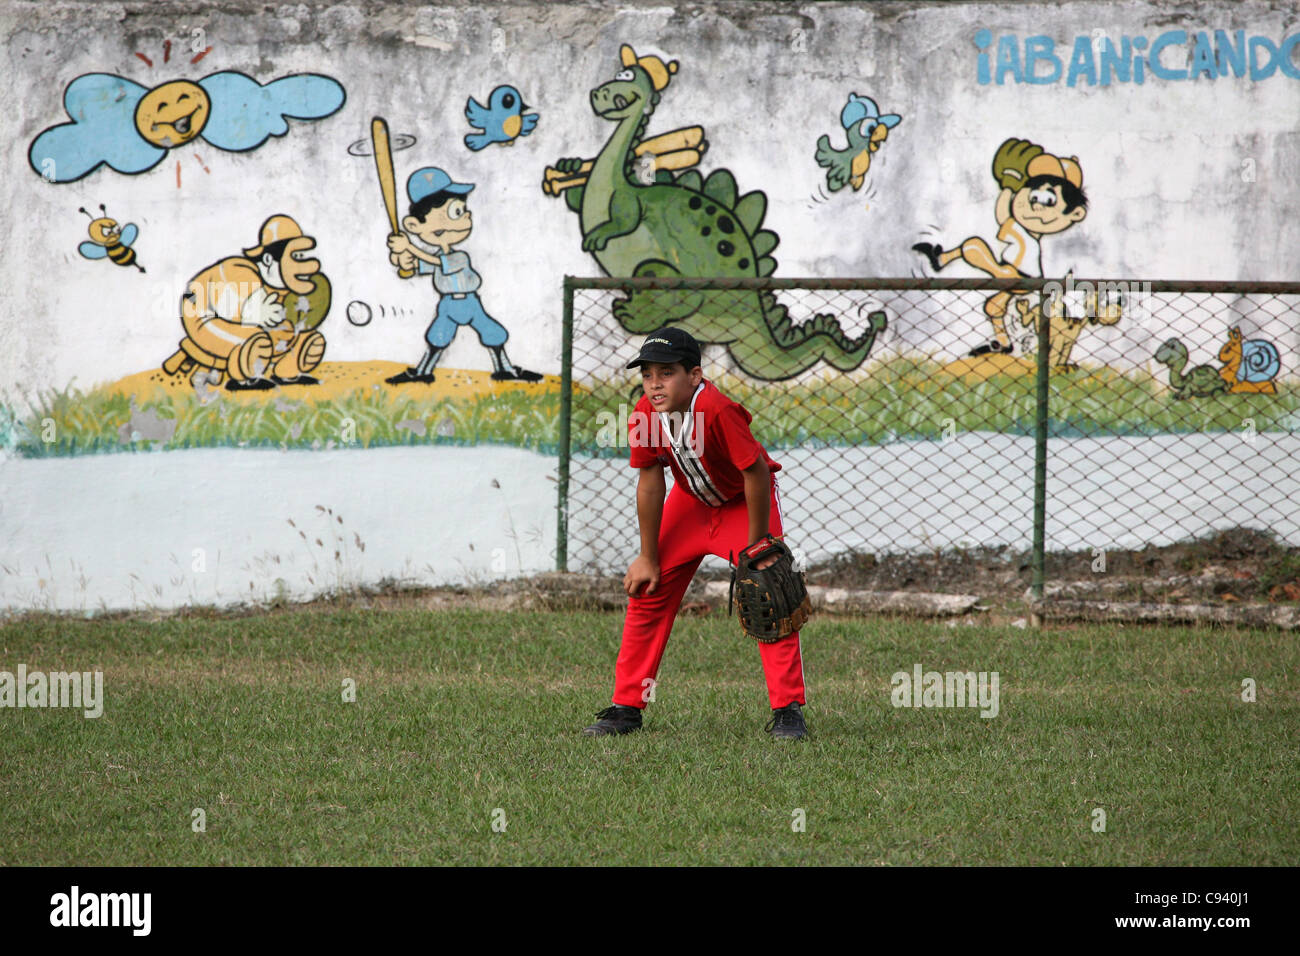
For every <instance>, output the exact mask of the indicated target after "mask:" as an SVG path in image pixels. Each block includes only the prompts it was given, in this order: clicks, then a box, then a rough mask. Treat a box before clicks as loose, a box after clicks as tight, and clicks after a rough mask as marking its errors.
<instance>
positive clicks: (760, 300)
mask: <svg viewBox="0 0 1300 956" xmlns="http://www.w3.org/2000/svg"><path fill="white" fill-rule="evenodd" d="M620 59H621V61H622V67H623V68H622V69H621V70H620V71H619V72H618V74H617V75H616V76H615V77H614V79H613V80H612V81H610V82H608V83H604V84H602V85H601V86H598V87H596V89H594V90H592V91H591V108H592V110H593V112H595V114H596V115H597V116H599V117H600V118H601V119H604V120H608V121H609V122H612V123H615V124H616V125H615V128H614V132H613V134H612V135H611V136H610V138H609V139H608V141H607V142H606V143H605V145H604V147H603V148H602V149H601V151H600V154H599V155H598V156H597V157H596V159H595V160H594V162H592V163H591V164H590V168H589V170H585V169H584V161H583V160H581V159H561V160H559V161H558V162H557V163H556V164H555V168H556V169H557V170H558V171H559V172H561V173H564V174H566V175H580V174H582V173H583V172H585V174H586V181H585V182H582V183H581V184H579V185H574V186H572V187H571V188H566V190H565V201H566V202H567V203H568V206H569V208H570V209H571V210H573V211H574V212H576V213H579V215H580V217H581V223H582V234H583V238H582V248H583V249H584V250H585V251H587V252H590V253H591V254H592V255H593V256H594V257H595V259H596V261H597V262H598V263H599V264H600V267H601V268H602V269H603V270H604V271H605V273H606V274H607V275H611V276H635V277H640V276H654V277H661V278H670V277H677V276H705V277H724V278H731V277H762V276H770V275H771V274H772V273H773V271H775V269H776V260H775V259H773V258H772V257H771V255H770V253H771V252H772V250H773V249H775V248H776V246H777V243H778V242H779V241H780V240H779V238H778V237H777V234H776V233H775V232H772V231H771V230H769V229H763V228H762V225H763V216H764V214H765V213H766V211H767V197H766V196H765V195H764V194H763V193H762V192H761V191H755V192H750V193H746V194H745V195H743V196H741V195H738V190H737V188H736V180H735V177H733V176H732V174H731V173H730V172H729V171H728V170H726V169H715V170H714V171H713V172H712V173H710V174H709V176H708V178H704V177H702V176H701V175H700V173H699V171H698V170H695V169H687V170H685V171H683V172H680V173H679V174H678V175H676V176H674V175H673V173H672V172H670V171H669V170H667V169H664V168H663V166H662V165H660V167H659V168H658V170H657V171H656V173H655V179H654V182H653V183H651V184H649V185H644V184H641V183H640V182H638V181H637V178H636V175H635V173H636V165H637V164H636V158H637V147H638V145H639V144H641V142H642V137H643V135H644V133H645V131H646V128H647V126H648V125H649V122H650V117H651V116H652V115H653V113H654V108H655V106H656V105H657V104H658V102H659V99H660V93H661V92H662V91H663V90H664V88H665V87H667V85H668V83H669V80H670V78H671V77H672V75H673V74H675V73H676V72H677V61H676V60H672V61H670V62H668V63H666V64H665V63H664V62H663V60H661V59H660V58H659V57H657V56H642V57H638V56H637V55H636V52H635V51H634V50H633V49H632V48H631V47H630V46H623V47H622V49H621V50H620ZM614 315H615V317H616V318H617V319H618V320H619V322H620V323H621V324H622V325H623V327H624V328H625V329H627V331H629V332H632V333H634V334H644V333H648V332H651V331H653V330H654V329H657V328H659V327H661V326H663V325H664V324H666V323H674V322H675V323H679V324H680V325H681V326H682V327H683V328H685V329H686V330H687V331H688V332H690V333H691V334H692V335H693V336H694V337H695V338H696V339H697V340H698V341H699V342H701V343H711V344H717V345H725V346H726V347H727V349H728V351H729V352H730V354H731V356H732V358H733V359H735V361H736V363H737V365H739V366H740V368H741V369H742V370H743V371H745V372H746V373H747V374H749V375H752V376H754V377H756V378H763V379H768V380H771V381H778V380H781V379H787V378H791V377H793V376H795V375H798V374H799V373H800V372H803V371H805V370H807V369H809V368H811V367H812V366H814V365H816V364H817V363H818V362H819V361H822V360H823V359H824V360H825V361H826V362H828V363H829V364H831V365H832V366H834V367H835V368H837V369H840V370H842V371H851V370H852V369H855V368H857V367H858V366H860V365H861V364H862V363H863V362H864V361H866V358H867V356H868V355H869V354H870V352H871V347H872V345H873V344H874V342H875V339H876V336H877V335H879V334H880V333H881V332H882V331H884V329H885V327H886V325H887V320H886V318H885V313H883V312H879V311H877V312H872V313H871V314H870V316H869V317H868V326H867V328H866V330H865V331H863V333H862V334H861V335H859V336H857V337H856V338H850V337H849V336H848V335H847V334H846V333H845V332H844V330H843V329H842V328H841V327H840V323H839V320H838V319H837V318H836V317H835V316H833V315H828V314H818V315H815V316H814V317H813V318H811V319H809V320H808V321H807V322H805V323H803V324H802V325H799V326H796V325H795V324H794V323H793V322H792V321H791V319H790V315H789V312H788V310H787V308H786V307H785V306H784V305H782V304H781V303H779V302H777V300H776V296H775V295H773V294H772V293H771V292H770V291H761V292H760V291H756V290H740V289H737V290H726V291H701V290H696V289H684V290H673V291H658V290H655V291H649V290H636V291H634V292H633V293H632V294H631V295H629V296H628V297H627V298H624V299H618V300H616V301H615V303H614Z"/></svg>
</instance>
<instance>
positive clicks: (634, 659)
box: [614, 482, 805, 710]
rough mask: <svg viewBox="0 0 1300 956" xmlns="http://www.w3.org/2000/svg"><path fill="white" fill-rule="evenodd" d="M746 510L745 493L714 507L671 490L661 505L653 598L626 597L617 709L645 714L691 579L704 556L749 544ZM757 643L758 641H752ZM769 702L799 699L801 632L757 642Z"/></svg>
mask: <svg viewBox="0 0 1300 956" xmlns="http://www.w3.org/2000/svg"><path fill="white" fill-rule="evenodd" d="M770 529H771V532H772V534H774V535H776V534H780V533H781V509H780V503H779V500H778V497H777V491H776V483H775V482H773V484H772V517H771V519H770ZM748 538H749V509H748V507H747V506H746V504H745V497H744V495H741V496H739V497H738V498H736V499H734V500H733V501H730V502H728V503H727V504H725V505H723V506H722V507H721V508H711V507H710V506H708V505H706V504H705V503H704V502H702V501H700V500H699V499H698V498H696V497H694V496H693V495H691V494H689V493H688V492H686V491H685V490H683V488H682V487H681V485H674V486H673V490H672V491H670V492H669V493H668V499H667V501H665V502H664V516H663V521H662V522H661V523H660V525H659V586H658V587H656V588H655V591H654V593H653V594H646V593H645V588H644V587H642V593H641V594H640V595H638V596H633V597H630V598H628V604H627V618H626V619H625V620H624V622H623V644H622V646H621V647H620V649H619V652H618V663H617V664H616V665H615V667H614V703H616V704H620V705H622V706H624V707H639V708H644V707H645V705H646V702H647V700H648V699H649V693H648V690H647V688H648V687H649V686H650V685H649V684H648V683H647V680H646V679H647V678H654V677H655V676H656V675H657V674H658V673H659V661H660V660H661V659H662V658H663V656H664V647H665V646H666V645H667V644H668V635H669V634H670V633H672V629H673V621H674V620H675V619H676V617H677V609H678V608H679V607H681V603H682V596H683V595H684V594H685V593H686V588H687V586H688V585H689V584H690V583H691V578H693V577H694V576H695V571H696V569H698V568H699V566H700V562H701V561H703V560H704V556H705V555H706V554H713V555H717V556H718V557H720V558H727V557H729V556H730V555H731V554H732V553H733V552H734V553H737V554H738V553H739V552H740V551H741V549H743V548H744V547H745V546H746V545H748V544H749V543H750V542H749V540H748ZM755 643H757V642H755ZM758 650H759V654H760V655H761V656H762V659H763V674H764V676H765V677H766V678H767V696H768V700H769V701H770V702H771V705H772V709H773V710H775V709H777V708H780V707H785V706H786V705H787V704H790V703H792V702H798V703H799V704H800V705H801V706H802V705H803V704H804V703H805V700H804V683H803V657H802V655H801V654H800V651H799V632H798V631H795V632H794V633H793V634H791V635H789V636H788V637H784V638H782V639H781V640H779V641H777V642H776V643H775V644H759V645H758Z"/></svg>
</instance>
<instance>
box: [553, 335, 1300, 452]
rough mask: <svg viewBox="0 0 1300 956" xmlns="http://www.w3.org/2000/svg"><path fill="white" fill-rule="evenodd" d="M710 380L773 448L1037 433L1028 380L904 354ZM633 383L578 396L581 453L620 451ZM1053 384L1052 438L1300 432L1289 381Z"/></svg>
mask: <svg viewBox="0 0 1300 956" xmlns="http://www.w3.org/2000/svg"><path fill="white" fill-rule="evenodd" d="M712 380H713V381H714V383H715V384H716V385H717V386H718V388H719V389H720V390H721V391H722V393H723V394H724V395H726V396H727V397H728V398H732V399H734V400H735V401H738V402H740V403H741V404H742V405H744V406H745V407H746V408H748V409H749V410H750V411H751V413H753V414H754V416H755V419H756V421H755V435H756V436H758V437H759V439H760V440H761V441H763V443H764V444H765V445H766V446H767V447H768V448H773V449H776V448H795V447H818V446H832V447H833V446H840V445H862V444H869V445H870V444H885V443H889V442H895V441H907V440H918V439H920V440H932V439H938V438H942V437H943V436H944V434H945V429H947V430H948V433H949V434H956V433H961V432H999V433H1002V434H1010V435H1032V434H1034V418H1035V408H1036V399H1035V393H1034V389H1035V381H1034V376H1032V375H998V376H994V377H992V378H989V379H987V380H985V381H980V382H970V381H965V380H963V379H961V378H957V377H955V376H953V375H951V374H948V373H945V372H943V371H942V366H941V365H940V364H939V363H937V362H932V361H928V360H922V359H915V358H911V359H909V358H897V359H891V360H890V361H889V362H888V363H887V364H881V365H878V366H875V367H873V368H872V369H870V371H869V373H868V374H866V375H862V374H853V375H842V376H839V375H837V376H826V377H825V378H823V379H821V380H816V381H812V382H807V383H801V384H789V383H784V382H773V383H757V382H755V381H753V380H751V379H746V378H741V377H738V376H734V375H720V376H717V377H716V378H714V379H712ZM635 384H636V383H635V381H634V380H633V379H631V378H620V379H618V380H616V381H613V382H597V383H591V382H587V381H584V382H583V385H584V386H590V389H591V390H590V392H588V393H583V394H579V395H576V396H575V397H574V422H573V435H574V446H575V449H580V450H582V451H583V452H584V453H587V454H593V455H617V454H618V453H619V451H622V449H618V448H610V447H609V446H608V442H607V441H606V439H605V438H604V437H603V436H601V435H600V430H601V427H602V425H604V424H606V423H607V422H608V421H609V417H608V416H609V415H610V414H617V411H618V406H619V404H620V403H628V402H629V391H630V389H632V388H633V387H634V385H635ZM1049 388H1050V393H1049V399H1048V433H1049V435H1050V436H1052V437H1054V438H1079V437H1085V436H1115V435H1131V436H1141V435H1158V434H1170V433H1186V432H1223V431H1229V432H1231V431H1237V432H1240V431H1241V430H1242V429H1243V427H1244V424H1243V423H1244V421H1245V419H1247V418H1250V419H1253V420H1254V427H1255V430H1256V432H1289V431H1297V430H1300V393H1297V392H1296V391H1295V390H1294V389H1291V388H1289V387H1288V386H1286V385H1284V386H1283V387H1282V390H1281V391H1280V393H1279V394H1277V395H1251V394H1240V395H1219V396H1213V397H1210V398H1203V399H1190V400H1176V399H1173V398H1171V397H1170V395H1169V391H1168V389H1167V388H1166V386H1165V384H1164V382H1163V380H1161V379H1159V378H1155V377H1152V376H1150V375H1148V374H1145V373H1143V374H1135V375H1131V376H1130V375H1122V374H1120V373H1118V372H1115V371H1113V370H1111V369H1107V368H1101V369H1094V370H1089V369H1083V370H1081V371H1078V372H1075V373H1073V374H1071V375H1053V376H1052V377H1051V379H1050V380H1049ZM602 413H605V417H604V418H602V417H601V416H602ZM624 453H625V451H624Z"/></svg>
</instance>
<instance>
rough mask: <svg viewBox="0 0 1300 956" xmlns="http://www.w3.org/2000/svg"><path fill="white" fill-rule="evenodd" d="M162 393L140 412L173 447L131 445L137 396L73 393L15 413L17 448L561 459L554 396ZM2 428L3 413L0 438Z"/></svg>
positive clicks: (32, 452)
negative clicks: (346, 451) (371, 451)
mask: <svg viewBox="0 0 1300 956" xmlns="http://www.w3.org/2000/svg"><path fill="white" fill-rule="evenodd" d="M158 394H159V398H158V399H157V400H156V401H152V402H148V403H146V404H145V405H144V406H143V407H141V408H138V409H137V410H136V414H139V413H140V412H148V413H152V414H155V415H157V416H158V417H159V418H162V419H166V420H168V421H173V422H175V423H176V428H175V431H174V432H173V434H172V437H171V440H170V441H166V442H161V441H149V440H144V439H142V440H136V441H132V440H127V441H123V440H122V428H123V426H125V425H127V424H128V423H130V422H131V420H132V414H133V412H132V408H131V405H130V399H129V398H128V397H127V396H125V395H122V394H120V393H116V392H109V393H106V392H104V391H101V390H92V391H90V392H81V391H79V390H77V389H72V388H70V389H67V390H65V391H62V392H53V391H52V392H47V393H45V394H43V395H41V396H40V397H39V399H38V400H37V401H36V402H34V403H32V407H34V408H35V409H36V410H35V411H34V412H33V413H32V414H30V415H28V416H26V418H25V419H22V420H19V419H17V417H16V416H15V415H14V414H13V413H12V412H8V421H9V423H10V424H9V426H8V432H9V435H10V437H9V444H10V446H11V447H13V448H15V450H16V451H17V453H18V454H20V455H23V456H25V457H32V458H39V457H50V456H58V455H80V454H94V453H98V452H110V451H132V450H137V449H149V450H156V449H160V448H162V449H167V450H175V449H183V448H211V447H224V446H236V447H242V446H252V447H269V448H281V447H283V448H334V447H339V446H341V445H346V444H348V443H347V442H345V441H344V438H345V436H349V435H350V436H352V437H353V439H354V441H353V442H352V443H351V444H352V446H353V447H359V448H375V447H384V446H389V445H425V444H439V445H481V444H490V443H498V444H508V445H514V446H517V447H520V448H531V449H535V450H538V451H543V452H546V453H548V454H554V453H555V450H556V448H557V447H558V442H559V413H560V398H559V395H558V394H557V393H556V392H554V391H549V392H543V393H540V394H538V393H532V392H523V391H509V392H502V393H500V394H496V395H478V396H474V397H469V398H465V399H445V400H444V399H438V400H431V399H423V400H419V399H415V398H411V397H408V396H405V395H403V394H400V393H398V392H395V391H393V390H388V389H378V390H357V391H355V392H352V393H351V394H349V395H347V396H345V397H343V398H339V399H335V400H331V401H325V402H320V403H318V404H317V403H313V402H294V401H288V402H284V401H277V399H276V398H275V397H273V396H271V397H268V398H267V400H266V401H265V402H260V403H253V404H248V405H244V404H239V405H236V404H234V403H227V402H211V403H209V404H207V405H204V404H202V403H201V402H200V401H199V400H198V397H197V396H195V395H188V394H187V395H185V396H183V397H181V398H176V397H173V396H171V395H166V394H164V393H162V392H159V393H158ZM4 421H5V417H4V414H0V439H3V437H4V432H5V428H4V425H3V422H4ZM413 421H418V422H421V423H423V425H424V429H425V430H424V434H423V435H421V434H420V433H419V431H418V429H412V428H411V427H410V424H409V423H411V422H413ZM403 423H406V424H403ZM46 437H50V438H51V439H52V440H50V441H45V440H44V439H45V438H46Z"/></svg>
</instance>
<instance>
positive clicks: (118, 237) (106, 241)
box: [77, 203, 145, 273]
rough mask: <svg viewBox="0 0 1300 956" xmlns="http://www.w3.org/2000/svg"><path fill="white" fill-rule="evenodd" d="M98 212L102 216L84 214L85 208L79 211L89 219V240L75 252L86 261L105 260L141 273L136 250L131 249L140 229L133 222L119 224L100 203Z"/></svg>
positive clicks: (142, 270)
mask: <svg viewBox="0 0 1300 956" xmlns="http://www.w3.org/2000/svg"><path fill="white" fill-rule="evenodd" d="M99 211H100V212H101V213H103V215H102V216H93V215H91V214H90V213H89V212H86V207H85V206H82V207H81V209H80V210H79V212H82V213H85V214H86V216H87V217H88V218H89V219H90V225H89V227H88V228H87V232H88V234H89V236H90V239H89V240H87V241H86V242H83V243H82V244H81V245H79V246H77V251H78V252H79V253H81V255H82V256H83V257H85V258H87V259H107V260H108V261H109V262H111V263H113V264H114V265H117V266H122V267H123V268H127V269H129V268H131V267H133V266H134V267H135V268H136V269H138V270H140V272H142V273H143V272H144V271H145V268H144V266H143V265H141V264H140V261H139V256H138V254H137V252H136V250H134V249H132V248H131V247H132V246H133V245H135V241H136V239H137V238H138V237H139V235H140V227H139V226H137V225H136V224H135V223H133V222H128V223H126V224H125V225H121V224H119V223H118V221H117V220H116V219H114V218H113V217H112V216H110V215H109V214H108V210H107V209H105V208H104V206H103V204H102V203H101V204H100V207H99Z"/></svg>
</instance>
